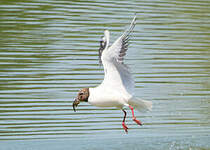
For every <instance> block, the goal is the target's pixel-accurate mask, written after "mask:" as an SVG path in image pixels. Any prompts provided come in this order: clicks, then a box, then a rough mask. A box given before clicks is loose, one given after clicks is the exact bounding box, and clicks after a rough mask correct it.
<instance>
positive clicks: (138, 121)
mask: <svg viewBox="0 0 210 150" xmlns="http://www.w3.org/2000/svg"><path fill="white" fill-rule="evenodd" d="M129 108H130V109H131V112H132V117H133V121H135V122H136V123H137V124H138V125H140V126H142V123H141V121H140V120H137V119H136V117H135V116H134V110H133V107H132V106H130V105H129Z"/></svg>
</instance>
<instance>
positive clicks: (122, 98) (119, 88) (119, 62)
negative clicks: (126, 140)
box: [73, 16, 152, 133]
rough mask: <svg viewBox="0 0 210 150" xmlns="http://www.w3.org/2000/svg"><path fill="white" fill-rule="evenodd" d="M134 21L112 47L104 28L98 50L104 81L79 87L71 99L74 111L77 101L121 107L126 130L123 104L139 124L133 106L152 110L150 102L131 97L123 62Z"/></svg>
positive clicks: (131, 84)
mask: <svg viewBox="0 0 210 150" xmlns="http://www.w3.org/2000/svg"><path fill="white" fill-rule="evenodd" d="M135 24H136V16H135V17H134V18H133V20H132V22H131V25H130V27H129V29H128V30H126V31H125V32H124V33H123V35H122V36H120V37H119V38H118V39H117V40H116V41H115V42H114V43H113V44H112V45H111V46H109V37H110V34H109V31H108V30H105V31H104V37H103V38H102V41H100V49H99V61H100V63H102V64H103V67H104V74H105V75H104V80H103V82H102V83H101V84H100V85H99V86H97V87H94V88H84V89H82V90H80V91H79V93H78V95H77V98H76V99H75V101H74V102H73V109H74V111H76V109H75V108H76V107H77V106H78V104H79V103H80V102H89V103H90V104H91V105H94V106H98V107H117V108H118V109H121V110H122V111H123V112H124V118H123V121H122V126H123V128H124V130H125V132H126V133H127V132H128V127H127V126H126V125H125V119H126V111H125V109H124V108H125V107H129V108H130V109H131V111H132V117H133V121H135V122H136V123H137V124H138V125H142V123H141V122H140V121H139V120H137V119H136V117H135V116H134V108H136V109H137V110H139V111H144V110H151V108H152V102H150V101H145V100H142V99H139V98H137V97H135V96H134V94H133V93H134V92H133V91H134V80H133V78H132V76H131V73H130V72H129V70H128V67H127V66H126V65H125V64H124V63H123V57H124V56H125V55H126V51H127V50H128V41H129V37H130V34H131V33H132V31H133V28H134V27H135Z"/></svg>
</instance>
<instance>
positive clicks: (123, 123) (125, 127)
mask: <svg viewBox="0 0 210 150" xmlns="http://www.w3.org/2000/svg"><path fill="white" fill-rule="evenodd" d="M122 111H123V112H124V117H123V121H122V126H123V128H124V130H125V132H126V133H128V127H127V126H126V125H125V118H126V114H127V113H126V111H125V110H124V109H122Z"/></svg>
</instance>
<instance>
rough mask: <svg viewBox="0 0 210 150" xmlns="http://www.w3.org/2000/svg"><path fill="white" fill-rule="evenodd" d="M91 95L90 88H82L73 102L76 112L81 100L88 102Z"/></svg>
mask: <svg viewBox="0 0 210 150" xmlns="http://www.w3.org/2000/svg"><path fill="white" fill-rule="evenodd" d="M88 97H89V88H84V89H81V90H80V91H79V93H78V95H77V97H76V98H75V100H74V102H73V105H72V106H73V109H74V111H75V112H76V107H77V106H78V105H79V103H80V102H87V101H88Z"/></svg>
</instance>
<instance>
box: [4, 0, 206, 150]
mask: <svg viewBox="0 0 210 150" xmlns="http://www.w3.org/2000/svg"><path fill="white" fill-rule="evenodd" d="M209 7H210V2H208V1H192V0H190V1H187V2H183V1H180V0H176V1H173V2H172V1H141V2H139V1H129V2H128V1H120V2H118V1H116V2H115V1H103V2H102V1H94V2H91V1H77V2H71V1H66V0H63V1H53V0H48V1H45V2H42V1H34V0H30V1H16V2H15V1H4V3H1V4H0V22H1V23H0V37H1V38H0V45H1V47H0V67H1V70H0V99H1V100H0V126H1V129H0V140H7V141H8V142H9V141H10V140H23V141H25V142H26V141H27V140H28V139H64V138H70V139H73V138H78V139H81V138H84V139H85V138H89V137H91V138H93V139H96V138H100V137H103V138H105V139H107V138H108V139H109V138H110V137H113V140H114V139H115V138H116V137H117V139H115V140H116V141H117V142H116V143H117V144H115V145H116V146H114V145H113V147H111V148H116V147H118V146H119V145H120V144H122V143H121V142H119V141H121V140H122V141H124V140H125V139H126V140H127V143H129V142H130V144H131V143H135V142H137V143H138V140H137V139H140V138H141V139H143V140H142V141H141V142H142V143H143V144H142V145H141V147H142V146H143V148H144V149H152V148H153V149H154V147H155V148H157V149H161V148H166V149H169V148H171V149H173V148H175V147H176V148H178V149H179V148H180V149H182V148H186V147H187V148H188V149H189V148H194V149H196V148H197V149H198V148H207V147H208V148H209V147H210V145H209V139H210V137H209V132H210V121H209V120H210V118H209V116H210V110H209V104H210V75H209V74H210V53H209V48H210V44H209V40H210V32H209V29H210V26H209V23H210V21H209V20H210V16H209V13H210V10H209ZM134 12H138V23H137V26H136V28H135V33H134V37H133V39H132V41H131V45H130V48H129V51H128V54H127V57H126V58H127V59H126V63H127V64H128V65H129V66H130V68H131V70H132V72H133V74H134V77H135V81H136V95H137V96H139V97H142V98H143V99H147V100H151V101H152V102H153V103H154V109H153V111H152V112H149V113H146V114H138V118H139V119H140V120H142V121H143V122H144V126H143V127H139V126H137V125H136V124H134V123H133V122H132V120H131V117H130V118H129V119H128V126H129V134H128V135H126V136H125V135H124V131H123V129H122V127H121V120H122V116H123V114H122V112H121V111H120V110H116V109H114V108H96V107H93V106H90V105H89V104H86V103H83V104H81V106H80V108H79V111H78V112H77V113H74V112H73V111H72V108H71V104H72V101H73V99H74V97H75V95H76V92H77V91H78V90H79V89H80V88H83V87H89V86H96V85H98V84H99V83H100V82H101V81H102V79H103V68H102V67H101V66H99V65H98V51H97V50H98V47H99V40H100V38H101V36H102V35H103V31H104V29H109V30H110V31H111V38H112V41H113V40H114V39H116V37H117V36H119V35H120V34H121V33H122V31H123V30H124V29H125V26H126V25H128V23H129V22H130V20H131V19H132V17H133V14H134ZM129 116H131V114H130V112H129ZM157 137H159V141H157V140H156V138H157ZM167 137H168V138H167ZM180 137H182V138H181V140H180ZM103 138H102V139H103ZM130 138H131V139H132V140H131V139H130ZM133 138H135V139H136V140H134V141H133ZM166 139H167V140H166ZM182 139H185V140H182ZM198 139H199V140H198ZM93 141H95V143H97V144H99V145H100V143H101V142H99V141H98V140H93ZM97 141H98V142H97ZM104 141H107V140H104ZM181 141H182V142H181ZM40 142H41V141H40ZM157 142H158V143H164V142H165V143H167V144H165V145H164V146H161V145H156V144H157ZM64 143H65V142H64ZM76 143H77V142H76ZM92 143H94V142H92ZM105 143H109V142H105ZM84 144H85V143H84ZM86 144H87V143H86ZM148 144H149V145H153V146H154V147H153V146H150V147H147V145H148ZM64 145H65V144H64ZM102 145H103V144H102ZM117 145H118V146H117ZM122 145H124V144H122ZM131 145H132V144H131ZM177 145H178V146H177ZM7 146H9V145H7ZM103 146H106V145H103ZM171 146H172V147H171ZM45 148H46V147H45ZM82 148H84V147H82V146H78V149H82ZM92 148H94V147H92ZM137 148H138V146H137ZM124 149H128V147H124Z"/></svg>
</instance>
